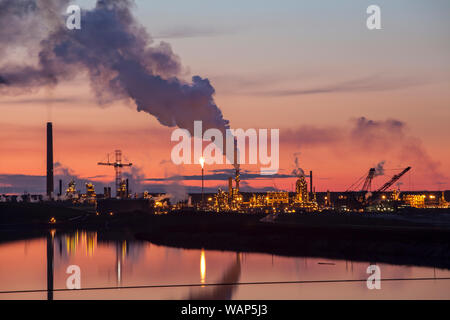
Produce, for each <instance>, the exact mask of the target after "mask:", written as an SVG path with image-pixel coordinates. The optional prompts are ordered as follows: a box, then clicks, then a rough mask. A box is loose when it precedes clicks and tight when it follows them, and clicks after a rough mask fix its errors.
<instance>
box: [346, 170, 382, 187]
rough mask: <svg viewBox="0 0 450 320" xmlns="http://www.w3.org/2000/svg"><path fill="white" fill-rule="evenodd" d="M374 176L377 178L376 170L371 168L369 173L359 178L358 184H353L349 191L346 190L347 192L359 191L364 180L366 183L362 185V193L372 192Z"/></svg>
mask: <svg viewBox="0 0 450 320" xmlns="http://www.w3.org/2000/svg"><path fill="white" fill-rule="evenodd" d="M374 176H375V168H370V170H369V173H368V174H367V175H364V176H362V177H361V178H359V179H358V180H356V182H355V183H353V184H352V185H351V186H350V187H348V188H347V190H345V192H355V191H357V188H358V186H360V185H361V183H362V182H363V180H364V183H363V185H362V188H361V190H360V192H367V191H370V188H371V186H372V180H373V177H374Z"/></svg>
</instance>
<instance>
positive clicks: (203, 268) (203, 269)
mask: <svg viewBox="0 0 450 320" xmlns="http://www.w3.org/2000/svg"><path fill="white" fill-rule="evenodd" d="M205 279H206V260H205V250H204V249H202V252H201V254H200V282H201V283H205Z"/></svg>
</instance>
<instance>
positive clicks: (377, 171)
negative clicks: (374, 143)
mask: <svg viewBox="0 0 450 320" xmlns="http://www.w3.org/2000/svg"><path fill="white" fill-rule="evenodd" d="M385 163H386V161H381V162H379V163H378V164H377V165H376V166H375V175H374V177H379V176H384V164H385Z"/></svg>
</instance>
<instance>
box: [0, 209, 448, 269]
mask: <svg viewBox="0 0 450 320" xmlns="http://www.w3.org/2000/svg"><path fill="white" fill-rule="evenodd" d="M0 209H2V206H1V205H0ZM3 209H7V210H0V221H1V222H3V223H1V224H0V243H3V242H8V241H15V240H21V239H30V238H34V237H40V236H44V235H46V234H48V232H50V230H56V231H57V232H58V233H59V232H73V231H76V230H86V231H94V232H98V233H99V234H100V235H104V236H105V237H107V238H110V239H111V240H113V239H115V238H117V239H121V238H123V237H127V238H128V239H133V238H135V239H137V240H142V241H150V242H152V243H154V244H157V245H165V246H171V247H178V248H186V249H201V248H204V249H210V250H222V251H238V252H259V253H267V254H275V255H282V256H296V257H298V256H304V257H320V258H329V259H343V260H353V261H365V262H369V261H370V262H383V263H389V264H397V265H415V266H428V267H438V268H444V269H450V214H449V213H447V212H441V211H439V212H422V211H421V212H419V213H417V212H406V213H403V214H391V215H387V214H385V215H379V214H378V215H376V214H374V215H370V214H338V213H333V212H328V213H322V214H286V215H280V216H279V218H277V220H276V221H275V223H263V222H260V220H261V219H262V218H264V217H266V215H265V214H235V213H228V214H225V213H222V214H221V213H200V212H178V213H171V214H167V215H151V214H150V215H149V214H144V213H139V212H135V213H127V214H115V215H114V216H109V215H100V216H97V215H96V214H95V213H92V212H87V211H83V210H78V209H74V208H62V207H54V206H48V205H47V206H42V205H18V206H8V207H3ZM51 217H55V218H56V223H54V224H51V223H49V219H50V218H51ZM5 222H8V223H7V224H6V223H5Z"/></svg>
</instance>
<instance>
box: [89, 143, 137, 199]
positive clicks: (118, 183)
mask: <svg viewBox="0 0 450 320" xmlns="http://www.w3.org/2000/svg"><path fill="white" fill-rule="evenodd" d="M115 155H116V160H115V161H114V162H110V161H109V154H108V162H98V163H97V164H98V165H99V166H113V167H114V169H115V171H116V195H117V196H119V194H121V192H120V189H121V184H122V168H123V167H131V166H132V165H133V164H132V163H122V151H120V150H116V151H115Z"/></svg>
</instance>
